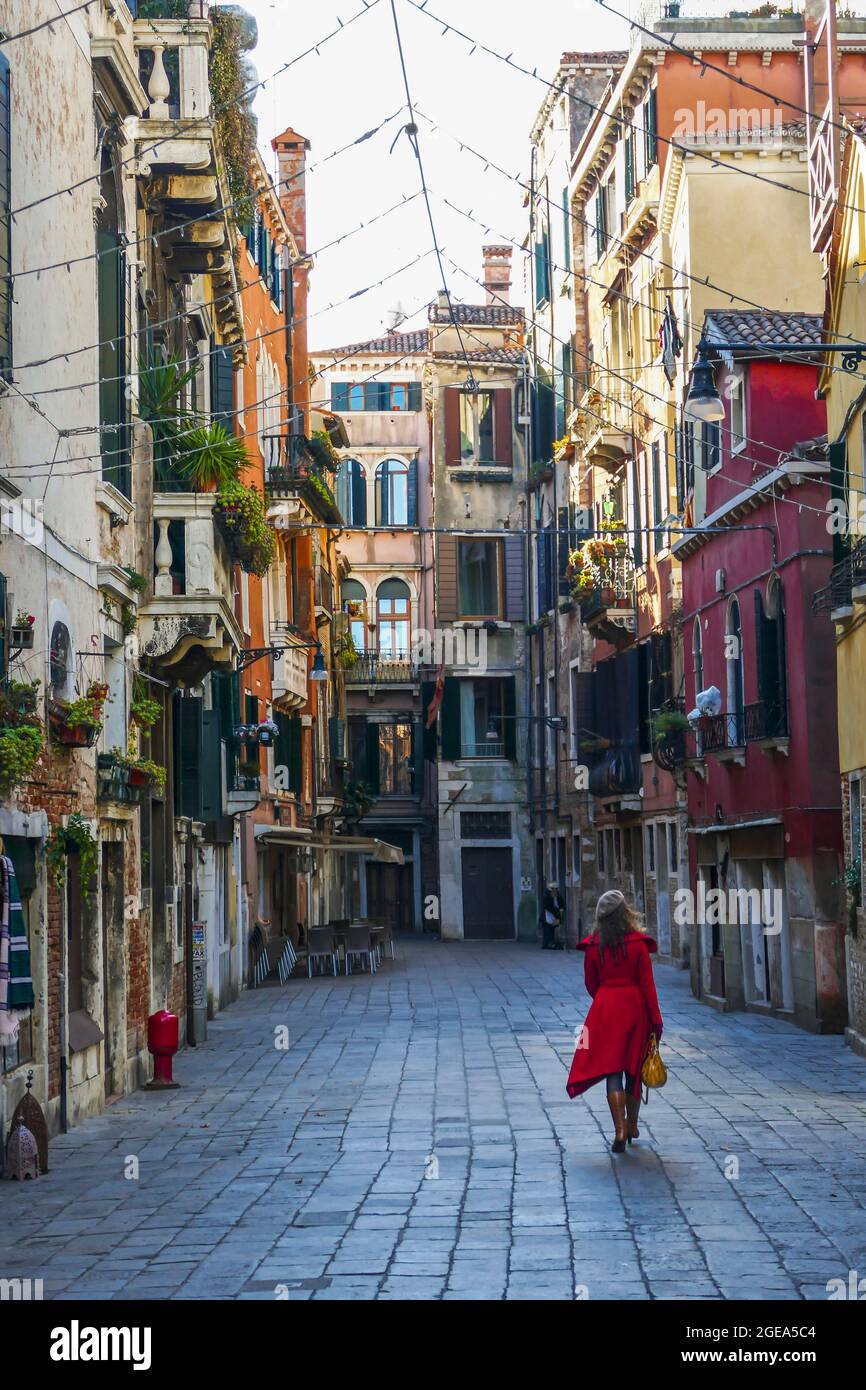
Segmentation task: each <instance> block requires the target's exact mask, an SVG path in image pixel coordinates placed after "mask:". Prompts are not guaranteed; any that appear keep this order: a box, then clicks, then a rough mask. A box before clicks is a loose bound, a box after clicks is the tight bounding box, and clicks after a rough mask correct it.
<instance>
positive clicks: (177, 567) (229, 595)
mask: <svg viewBox="0 0 866 1390" xmlns="http://www.w3.org/2000/svg"><path fill="white" fill-rule="evenodd" d="M214 501H215V498H214V495H213V494H212V493H197V492H173V493H154V497H153V516H154V523H155V525H154V552H153V559H154V583H153V597H152V598H151V599H149V600H148V602H147V603H145V604H142V605H141V606H140V607H139V610H138V615H139V633H140V636H141V652H142V656H144V657H146V658H147V659H148V660H150V661H152V662H154V663H155V664H156V665H158V666H160V667H161V668H163V669H164V670H165V671H166V672H167V674H169V675H170V676H172V677H173V678H175V679H177V680H180V681H182V682H183V683H184V684H185V685H192V684H197V683H198V682H199V681H200V680H201V679H202V677H203V676H204V675H205V674H206V673H207V672H208V671H212V670H223V671H230V670H232V669H233V667H234V662H235V656H236V654H237V653H238V652H239V651H240V649H241V647H242V646H243V634H242V633H241V629H240V625H239V623H238V621H237V618H236V617H235V613H234V583H233V574H232V563H231V559H230V556H229V553H228V550H227V548H226V544H225V541H224V540H223V538H222V535H221V534H220V531H219V528H218V527H217V525H216V523H215V521H214V516H213V509H214Z"/></svg>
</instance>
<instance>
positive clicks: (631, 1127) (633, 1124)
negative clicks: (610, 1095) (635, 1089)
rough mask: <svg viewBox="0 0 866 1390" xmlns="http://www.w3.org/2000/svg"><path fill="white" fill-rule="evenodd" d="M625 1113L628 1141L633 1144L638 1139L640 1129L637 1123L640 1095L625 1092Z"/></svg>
mask: <svg viewBox="0 0 866 1390" xmlns="http://www.w3.org/2000/svg"><path fill="white" fill-rule="evenodd" d="M625 1113H626V1118H627V1120H628V1142H629V1143H630V1144H633V1143H634V1141H635V1139H640V1130H639V1129H638V1125H637V1117H638V1115H639V1114H640V1096H633V1095H631V1094H630V1093H626V1098H625Z"/></svg>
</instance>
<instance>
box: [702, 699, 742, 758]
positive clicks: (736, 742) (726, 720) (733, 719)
mask: <svg viewBox="0 0 866 1390" xmlns="http://www.w3.org/2000/svg"><path fill="white" fill-rule="evenodd" d="M743 716H744V712H743V710H734V711H733V712H732V713H730V714H715V715H704V716H703V717H702V718H701V722H700V725H699V730H700V736H701V751H702V752H703V753H721V752H724V750H725V749H726V748H745V746H746V727H745V719H744V717H743Z"/></svg>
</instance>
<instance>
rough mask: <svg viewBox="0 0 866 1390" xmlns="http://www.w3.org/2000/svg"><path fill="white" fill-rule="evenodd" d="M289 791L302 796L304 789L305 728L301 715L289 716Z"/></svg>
mask: <svg viewBox="0 0 866 1390" xmlns="http://www.w3.org/2000/svg"><path fill="white" fill-rule="evenodd" d="M288 767H289V791H290V792H293V793H294V794H295V796H300V795H301V794H302V792H303V790H304V729H303V725H302V724H301V716H300V715H299V714H292V715H290V716H289V758H288Z"/></svg>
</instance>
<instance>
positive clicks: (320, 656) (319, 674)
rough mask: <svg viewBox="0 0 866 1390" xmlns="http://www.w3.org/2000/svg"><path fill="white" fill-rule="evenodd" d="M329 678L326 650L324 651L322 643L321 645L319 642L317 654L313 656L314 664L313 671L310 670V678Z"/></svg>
mask: <svg viewBox="0 0 866 1390" xmlns="http://www.w3.org/2000/svg"><path fill="white" fill-rule="evenodd" d="M327 679H328V668H327V666H326V665H325V655H324V652H323V651H322V645H321V643H319V644H318V645H317V647H316V655H315V656H314V658H313V665H312V669H311V671H310V680H311V681H326V680H327Z"/></svg>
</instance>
